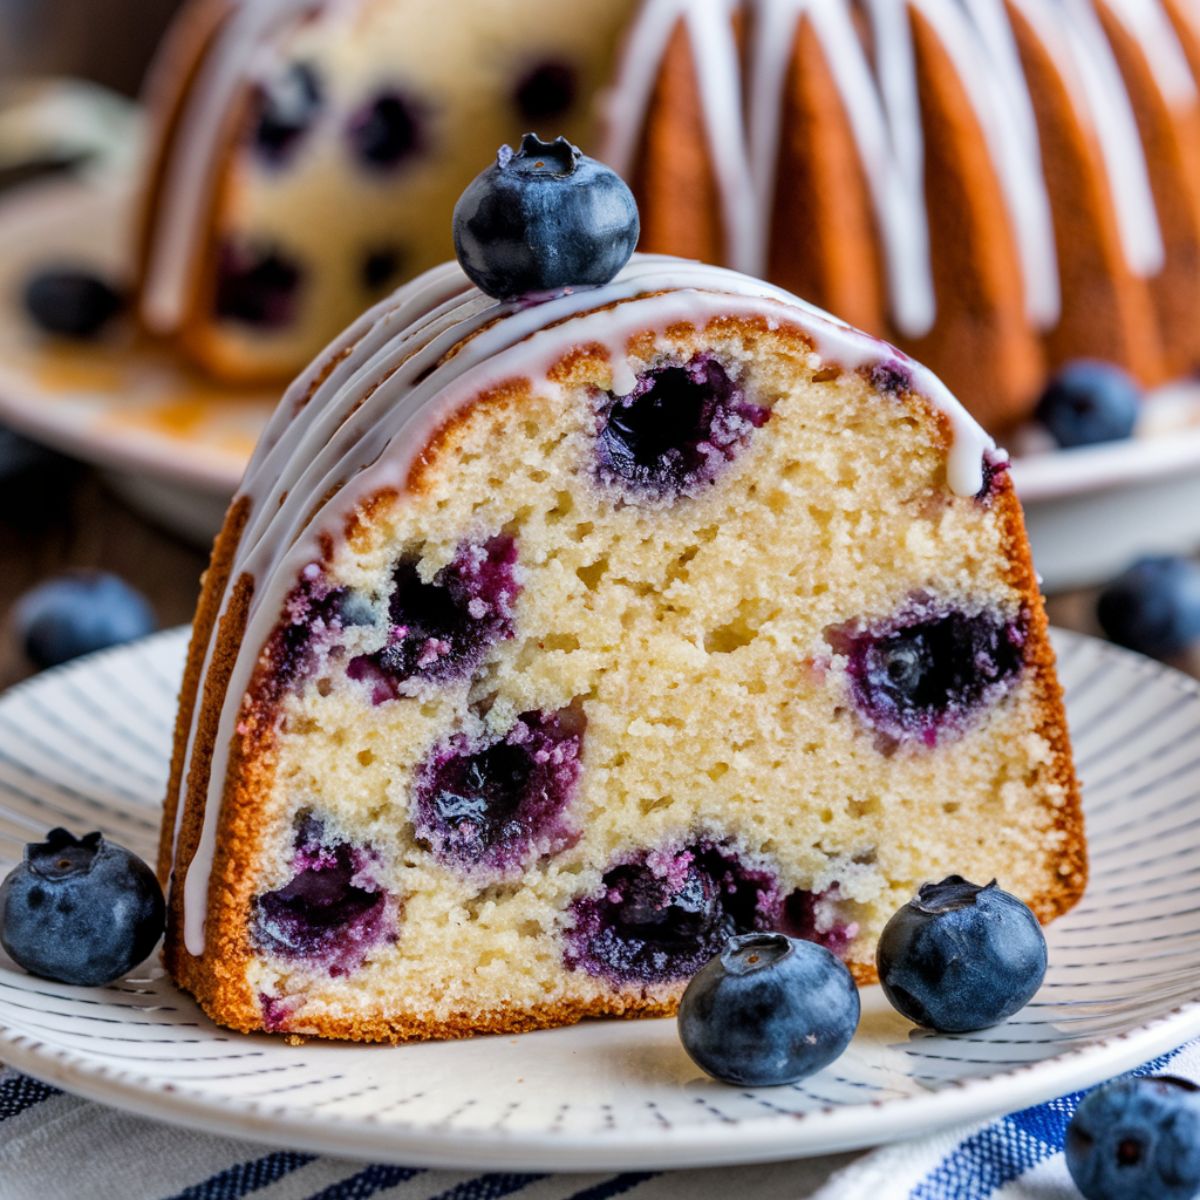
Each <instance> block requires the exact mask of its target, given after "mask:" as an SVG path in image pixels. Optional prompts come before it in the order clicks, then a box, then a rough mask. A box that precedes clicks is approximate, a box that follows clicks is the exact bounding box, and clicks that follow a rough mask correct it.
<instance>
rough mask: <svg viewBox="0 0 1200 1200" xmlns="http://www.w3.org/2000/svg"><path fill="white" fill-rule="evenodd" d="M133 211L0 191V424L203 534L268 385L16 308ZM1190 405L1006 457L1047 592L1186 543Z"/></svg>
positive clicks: (66, 188) (125, 239) (248, 443)
mask: <svg viewBox="0 0 1200 1200" xmlns="http://www.w3.org/2000/svg"><path fill="white" fill-rule="evenodd" d="M134 210H135V204H134V200H133V193H132V188H131V186H130V184H129V181H128V180H127V179H125V178H122V177H121V176H119V175H118V176H113V175H108V176H104V177H99V178H97V177H90V178H86V179H83V180H80V181H66V182H64V181H62V180H55V181H52V182H49V183H39V184H33V185H29V186H27V187H25V188H22V189H20V190H19V191H17V192H15V193H14V194H12V195H11V196H9V197H7V198H6V199H4V200H3V201H2V202H0V420H2V421H6V422H8V423H9V424H11V425H12V426H14V427H15V428H17V429H21V430H23V431H25V432H26V433H29V434H32V435H34V436H36V437H39V438H41V439H43V440H44V441H46V442H48V443H50V444H51V445H54V446H58V447H59V448H61V449H64V450H67V451H69V452H70V453H72V454H75V455H77V456H78V457H80V458H82V459H84V460H85V461H88V462H92V463H94V464H96V465H97V466H100V467H103V468H107V469H109V470H110V471H112V472H115V473H116V481H117V486H118V487H119V488H120V490H121V491H122V492H123V493H124V494H125V495H126V496H127V498H128V499H130V500H132V501H133V502H134V503H136V504H137V505H138V506H139V507H140V508H141V509H142V510H143V511H145V512H147V513H148V514H149V515H150V516H152V517H154V518H155V519H157V520H158V521H160V522H161V523H162V524H165V525H167V526H169V527H170V528H173V529H176V530H178V531H179V532H181V533H184V534H185V535H187V536H189V537H191V538H192V539H194V540H195V541H197V542H199V543H200V544H203V545H207V544H208V543H209V542H210V541H211V540H212V537H213V535H214V534H215V533H216V531H217V529H218V528H219V526H220V522H221V518H222V516H223V514H224V510H225V504H226V502H227V501H228V499H229V497H230V496H231V495H232V494H233V491H234V489H235V488H236V487H237V484H238V481H239V480H240V479H241V475H242V469H243V468H244V467H245V465H246V460H247V458H248V457H249V455H250V451H251V449H252V448H253V446H254V442H255V440H256V439H257V436H258V432H259V430H260V429H261V428H262V426H263V424H264V422H265V421H266V419H267V416H268V415H269V413H270V412H271V409H272V408H273V406H274V401H275V399H276V397H277V392H278V389H276V390H274V391H270V390H268V391H263V390H259V391H236V390H232V389H230V388H228V387H222V386H221V385H219V384H217V383H214V382H213V381H212V380H207V379H205V378H204V377H202V376H200V375H198V374H196V373H195V372H193V371H190V370H188V368H187V367H186V365H185V364H184V363H183V362H182V361H181V360H180V359H179V358H178V357H177V356H175V355H173V354H171V353H170V352H168V351H167V350H165V349H164V348H163V347H161V346H154V345H153V344H150V343H148V342H146V341H145V340H140V339H138V338H136V337H134V336H133V335H132V334H131V333H130V331H129V330H128V329H126V330H125V331H124V332H122V333H121V334H119V335H118V336H117V337H116V338H115V339H114V340H109V341H102V342H100V343H99V344H96V345H89V344H86V343H85V344H79V345H70V344H67V343H62V342H54V341H51V340H47V339H46V338H44V337H41V336H40V335H39V334H38V333H37V331H36V330H34V329H33V328H32V327H31V325H30V322H29V320H28V318H27V317H26V316H25V314H24V312H23V311H22V309H21V306H20V303H19V297H20V291H21V284H22V282H23V280H24V278H25V277H26V276H27V275H28V274H29V272H30V271H31V270H34V269H36V268H37V267H39V266H41V265H44V264H45V263H47V262H52V261H54V260H55V259H63V258H67V259H80V260H82V261H84V262H90V263H94V264H95V265H96V266H97V267H98V268H100V269H102V270H105V271H107V272H109V273H110V274H111V275H113V276H114V277H117V278H119V277H121V276H123V275H126V274H128V263H129V262H130V260H131V254H130V251H129V243H130V237H131V233H132V229H131V225H132V215H133V212H134ZM1174 390H1175V391H1176V392H1179V391H1180V390H1181V389H1179V388H1176V389H1174ZM1185 399H1187V397H1185ZM1190 403H1191V405H1192V410H1193V411H1191V412H1190V416H1189V417H1186V418H1183V419H1175V420H1173V421H1171V422H1166V423H1161V424H1160V425H1159V427H1158V428H1156V429H1154V430H1152V431H1151V433H1150V435H1149V436H1146V437H1139V438H1135V439H1133V440H1132V441H1128V442H1120V443H1114V444H1112V445H1107V446H1097V447H1088V448H1085V449H1081V450H1070V451H1058V452H1055V453H1049V454H1038V455H1034V456H1030V457H1027V458H1024V459H1022V460H1020V461H1019V462H1018V463H1017V464H1016V467H1015V470H1014V478H1015V479H1016V483H1017V488H1018V491H1019V492H1020V494H1021V498H1022V500H1023V501H1024V503H1025V510H1026V516H1027V520H1028V524H1029V531H1030V537H1031V539H1032V541H1033V546H1034V556H1035V558H1036V560H1037V565H1038V569H1039V570H1040V571H1041V573H1042V577H1043V579H1044V581H1045V584H1046V587H1047V588H1048V589H1050V590H1060V589H1062V588H1067V587H1075V586H1080V585H1083V584H1087V583H1094V582H1099V581H1102V580H1104V579H1107V578H1109V577H1110V576H1111V575H1112V574H1114V573H1115V572H1116V571H1118V570H1120V569H1121V568H1122V567H1124V566H1125V565H1126V564H1127V563H1128V561H1129V560H1130V559H1131V558H1132V557H1134V556H1135V555H1136V554H1138V553H1142V552H1145V551H1148V550H1157V551H1162V552H1168V551H1170V552H1178V551H1185V550H1190V549H1194V548H1196V547H1197V546H1200V385H1196V386H1193V387H1192V388H1191V395H1190Z"/></svg>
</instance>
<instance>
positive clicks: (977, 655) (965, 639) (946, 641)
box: [830, 610, 1025, 746]
mask: <svg viewBox="0 0 1200 1200" xmlns="http://www.w3.org/2000/svg"><path fill="white" fill-rule="evenodd" d="M830 640H831V642H832V643H833V644H834V647H835V649H838V650H840V651H841V652H843V653H845V654H846V655H847V657H848V659H849V662H848V671H849V675H850V681H851V686H852V688H853V692H854V698H855V700H856V702H857V704H858V708H859V710H860V712H861V713H862V715H863V716H864V717H865V718H866V720H867V721H868V722H869V723H870V724H871V725H872V726H874V728H875V729H877V730H879V731H880V732H881V733H883V734H885V735H886V736H887V737H890V738H894V739H897V740H900V739H905V738H908V739H915V740H919V741H922V742H924V743H925V744H926V745H928V746H932V745H934V744H936V742H937V739H938V736H939V734H940V733H941V732H942V731H943V730H944V729H946V728H948V727H955V726H957V727H961V726H963V725H964V724H965V723H966V722H967V720H969V719H970V717H971V716H972V715H973V714H974V713H975V712H976V711H977V710H978V709H980V708H981V707H983V705H985V704H986V703H988V702H989V701H990V700H991V699H993V698H994V697H995V696H996V695H998V694H999V692H1000V691H1001V689H1002V688H1003V687H1004V686H1005V685H1007V684H1008V683H1010V682H1011V681H1012V680H1013V679H1014V678H1015V677H1016V676H1017V674H1018V673H1019V672H1020V670H1021V667H1022V666H1023V665H1024V661H1025V652H1024V647H1025V629H1024V620H1023V618H1022V619H1021V620H1018V621H1009V620H1006V619H1005V618H1004V617H1003V616H1002V615H1001V614H999V613H994V612H987V611H984V612H980V613H965V612H961V611H959V610H951V611H950V612H946V613H940V614H936V615H927V614H926V613H925V612H916V613H913V614H906V615H904V616H902V617H900V618H898V619H897V620H896V621H893V622H888V623H886V624H884V625H882V626H880V627H876V628H873V629H868V630H865V631H862V630H856V631H853V632H851V633H849V634H843V633H834V634H832V635H831V638H830Z"/></svg>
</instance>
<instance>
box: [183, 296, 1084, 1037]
mask: <svg viewBox="0 0 1200 1200" xmlns="http://www.w3.org/2000/svg"><path fill="white" fill-rule="evenodd" d="M705 329H706V330H709V331H711V330H717V329H719V330H723V331H729V330H736V331H737V332H739V333H740V334H741V336H742V337H743V338H744V339H745V341H746V343H747V345H748V346H753V344H754V343H755V341H757V340H758V339H761V338H763V337H767V336H769V337H770V338H772V339H775V340H777V341H783V342H785V343H787V344H790V345H791V346H792V347H793V348H794V349H795V350H797V351H800V352H805V351H808V350H810V349H811V340H810V338H809V337H808V335H807V334H805V333H804V332H803V331H801V330H799V329H798V328H795V327H793V326H789V325H780V326H778V327H777V328H774V329H771V328H770V326H769V325H768V323H767V322H766V320H765V319H764V318H759V317H750V318H742V317H721V318H716V319H714V320H713V321H710V322H708V323H707V325H706V326H705ZM672 333H673V334H674V335H676V336H679V337H684V338H686V337H691V336H695V334H696V333H697V330H696V329H695V328H694V327H693V326H690V325H686V324H681V325H679V326H678V327H676V328H674V329H673V330H672ZM633 342H634V343H636V344H637V346H638V348H639V350H641V351H643V352H646V353H648V352H650V351H651V350H652V346H653V343H652V341H651V342H649V343H645V342H643V341H642V340H641V339H639V338H636V337H635V338H634V339H633ZM601 363H606V356H605V353H604V352H603V351H602V349H601V348H600V347H598V346H594V345H586V344H580V345H575V346H572V347H570V348H569V349H568V350H567V351H566V352H565V353H564V354H563V355H562V356H561V357H560V359H559V360H558V362H557V363H556V364H555V366H554V367H553V368H551V372H550V374H551V375H552V376H553V377H554V378H555V379H556V380H557V381H559V382H560V383H570V382H588V381H589V380H595V379H596V378H597V377H600V378H603V373H602V369H601V370H598V366H599V364H601ZM605 369H606V368H605ZM830 369H833V370H836V369H837V368H836V364H832V363H830V364H826V366H825V369H824V370H823V372H822V374H823V377H827V375H826V372H827V371H828V370H830ZM530 393H531V384H530V381H529V380H528V379H514V380H509V381H507V382H505V383H502V384H500V385H499V386H497V387H495V388H493V389H491V390H490V391H488V392H487V393H484V394H482V395H480V396H477V397H473V398H472V399H471V400H470V401H469V403H467V404H466V405H464V407H463V408H462V409H460V410H459V411H458V412H457V413H455V414H454V415H453V416H452V417H451V418H450V420H449V421H447V422H446V424H445V425H443V426H442V427H441V428H440V429H439V430H438V431H436V433H435V434H434V435H433V436H432V437H431V439H430V441H429V443H428V444H427V446H426V447H425V450H424V452H423V453H422V454H420V455H418V456H417V458H416V459H415V461H414V465H413V467H412V470H411V474H410V478H409V480H408V486H409V487H410V489H412V490H419V489H420V488H421V487H422V486H424V476H425V473H426V472H427V471H428V470H429V469H430V468H431V466H432V464H433V462H434V460H435V459H436V458H437V457H438V453H439V448H440V447H442V446H445V445H447V444H449V442H450V441H451V439H452V437H453V434H454V431H455V429H456V427H457V426H458V424H459V423H460V422H461V421H462V420H463V419H464V416H465V414H466V412H467V411H469V410H471V409H472V408H473V406H474V405H475V404H504V405H515V404H520V403H521V402H522V401H523V399H524V398H525V397H527V396H528V395H529V394H530ZM908 395H909V399H911V400H912V402H913V403H918V404H920V405H921V406H922V408H923V409H925V410H926V411H927V413H928V414H929V415H930V416H931V418H932V419H933V420H934V421H936V422H937V424H938V426H939V427H940V429H941V432H942V439H943V442H944V444H945V445H946V446H947V447H948V446H949V443H950V440H951V438H952V430H951V427H950V423H949V419H948V418H947V417H946V416H945V414H943V413H941V412H940V411H939V410H937V409H936V408H935V407H934V406H933V405H932V403H930V402H929V401H927V400H925V399H924V398H922V397H920V396H918V395H916V394H914V393H909V394H908ZM396 499H397V497H396V494H395V493H394V492H391V491H388V492H383V493H381V494H380V495H379V496H378V497H376V498H375V499H374V500H373V501H369V502H368V503H367V504H365V505H364V506H363V507H362V508H361V510H360V512H359V513H358V514H356V515H355V516H354V517H353V518H352V519H351V524H350V526H349V528H348V530H347V533H348V535H349V536H351V537H353V536H355V535H356V533H358V532H361V524H360V523H361V522H362V521H364V520H369V519H370V514H371V512H372V511H373V508H374V506H375V505H391V504H394V503H395V502H396ZM984 502H990V503H991V504H993V505H994V506H995V508H996V510H997V512H998V514H999V517H1000V520H1001V521H1002V523H1003V527H1004V531H1005V541H1006V548H1007V554H1008V560H1009V564H1010V576H1009V577H1010V581H1011V583H1012V585H1013V587H1014V588H1015V589H1016V590H1017V591H1018V592H1019V594H1020V596H1021V598H1022V602H1023V604H1024V606H1025V607H1026V609H1027V611H1028V622H1029V646H1028V651H1027V656H1028V657H1027V661H1028V663H1029V667H1030V670H1032V671H1033V672H1034V673H1035V678H1036V686H1037V689H1038V692H1039V706H1040V711H1041V718H1040V721H1039V727H1038V731H1039V732H1040V733H1041V735H1042V736H1043V737H1044V738H1045V739H1046V741H1047V743H1048V744H1049V745H1050V747H1051V748H1052V755H1053V761H1052V763H1051V765H1050V766H1049V768H1048V775H1049V779H1048V782H1049V783H1051V784H1056V785H1058V787H1059V788H1061V791H1062V795H1063V802H1062V804H1061V806H1059V807H1057V808H1056V809H1055V814H1054V825H1055V827H1056V828H1057V829H1058V830H1059V831H1060V833H1061V835H1062V845H1061V846H1060V847H1059V848H1058V849H1057V850H1056V851H1055V852H1054V860H1053V863H1052V864H1051V865H1052V868H1053V872H1054V877H1055V882H1054V884H1053V885H1052V886H1050V887H1049V888H1048V889H1047V890H1046V891H1045V892H1044V893H1043V894H1040V895H1038V896H1035V897H1033V898H1032V900H1031V907H1032V908H1033V909H1034V911H1035V912H1036V913H1037V915H1038V917H1039V919H1041V920H1043V921H1048V920H1050V919H1052V918H1053V917H1055V916H1057V915H1059V914H1061V913H1063V912H1065V911H1066V910H1067V909H1068V908H1070V907H1071V905H1072V904H1074V903H1075V901H1076V900H1077V899H1078V898H1079V896H1080V895H1081V894H1082V891H1083V888H1084V885H1085V883H1086V876H1087V865H1086V848H1085V843H1084V836H1083V821H1082V815H1081V807H1080V800H1079V789H1078V784H1077V782H1076V779H1075V773H1074V768H1073V765H1072V762H1071V753H1070V746H1069V742H1068V737H1067V729H1066V722H1065V715H1064V711H1063V705H1062V694H1061V689H1060V688H1059V685H1058V681H1057V678H1056V675H1055V670H1054V655H1053V650H1052V648H1051V646H1050V643H1049V640H1048V636H1047V622H1046V617H1045V612H1044V609H1043V605H1042V599H1041V595H1040V592H1039V589H1038V586H1037V578H1036V575H1035V573H1034V569H1033V565H1032V561H1031V559H1030V555H1029V548H1028V542H1027V539H1026V536H1025V531H1024V523H1023V517H1022V514H1021V508H1020V504H1019V502H1018V500H1017V498H1016V495H1015V492H1014V491H1013V487H1012V483H1011V479H1010V478H1009V477H1008V475H1007V473H1000V474H999V475H998V476H997V478H996V479H995V481H994V484H993V488H992V492H991V495H990V500H988V501H984ZM239 519H240V520H241V521H244V520H245V511H244V510H243V509H239V507H238V506H237V505H235V506H234V509H233V510H231V515H230V519H229V524H228V527H227V530H226V531H225V532H224V534H223V538H224V539H225V540H224V541H223V542H222V541H219V542H218V549H217V554H216V555H215V557H214V568H213V570H212V571H211V572H210V582H209V583H206V589H205V595H206V597H207V599H205V598H202V607H201V615H200V621H199V623H198V626H197V628H198V631H199V629H201V628H202V627H203V626H204V625H205V624H207V626H208V627H209V628H211V626H212V623H213V620H214V619H215V608H214V602H213V599H212V593H213V592H214V591H215V593H216V596H217V598H218V600H219V596H220V592H221V588H219V587H218V586H217V583H216V581H217V579H218V578H222V580H224V579H226V578H227V577H228V575H229V566H228V564H227V562H226V559H227V557H229V556H230V555H231V554H232V547H233V546H234V545H236V541H237V538H238V536H239V532H240V527H239V526H238V524H237V522H238V521H239ZM218 562H220V563H221V564H222V565H221V566H220V568H219V569H218V566H217V564H218ZM252 590H253V585H252V582H251V581H250V580H249V579H248V578H246V577H243V578H241V579H239V580H238V581H237V582H236V584H235V586H234V589H233V594H232V598H231V601H230V604H229V606H228V609H227V611H226V613H225V615H224V617H223V618H222V619H221V621H220V624H219V627H218V628H217V631H216V635H215V643H214V650H213V654H212V662H211V666H210V670H209V674H208V678H207V679H205V680H204V681H203V702H202V704H201V706H200V708H199V710H198V712H197V714H196V716H195V726H196V730H195V748H194V751H193V756H192V765H191V770H190V773H189V777H188V779H187V781H186V786H187V802H186V806H185V810H184V814H183V820H182V823H181V831H180V838H179V845H178V860H177V863H176V870H175V878H174V886H173V888H172V893H171V898H170V913H169V924H168V935H167V945H166V952H165V959H166V962H167V966H168V969H169V970H170V971H171V973H172V975H173V976H174V977H175V979H176V980H177V981H178V982H179V984H180V985H181V986H182V987H184V988H186V989H187V990H188V991H190V992H191V993H192V994H193V995H194V996H195V997H196V999H197V1000H198V1002H199V1003H200V1005H201V1007H202V1008H203V1009H204V1010H205V1011H206V1012H207V1013H208V1014H209V1015H210V1016H211V1017H212V1018H213V1019H214V1020H216V1021H218V1022H220V1023H221V1024H223V1025H227V1026H229V1027H230V1028H234V1029H239V1030H243V1031H252V1030H260V1029H262V1028H263V1019H264V1018H263V1013H262V1011H261V1007H260V1002H259V998H258V997H257V996H256V995H255V994H254V993H253V991H252V989H251V987H250V985H249V983H248V979H247V968H248V966H249V964H250V960H251V950H250V946H249V940H248V935H247V926H248V915H249V912H250V907H251V903H252V887H253V879H254V865H255V863H256V862H257V861H258V858H259V855H260V846H261V844H262V840H263V837H264V832H265V831H264V829H263V827H262V819H261V817H262V813H261V807H260V803H259V799H260V797H261V796H262V795H265V794H267V793H269V791H270V789H271V787H272V780H273V773H274V770H275V752H274V735H275V729H276V719H277V717H276V709H275V706H274V702H273V701H272V699H271V686H270V685H271V682H272V680H273V670H274V664H273V663H272V662H271V661H270V653H269V648H268V649H267V650H264V651H263V652H262V654H261V655H260V658H259V662H258V665H257V667H256V670H255V673H254V677H253V679H252V681H251V685H250V689H249V691H248V698H247V699H246V700H245V701H243V703H242V705H241V709H240V713H239V722H238V730H237V734H236V736H235V738H234V744H233V746H232V747H231V753H230V759H229V767H228V771H227V775H226V780H225V786H224V789H223V793H224V794H223V799H222V807H221V811H220V814H219V824H218V831H217V852H216V855H215V858H214V863H213V870H212V876H211V882H210V885H209V891H208V904H207V918H206V949H205V953H204V955H203V956H202V957H200V958H193V957H192V956H191V955H189V954H188V953H187V952H186V950H185V948H184V946H183V942H182V891H181V889H182V884H183V882H184V880H185V879H186V873H187V870H188V869H189V867H190V864H191V861H192V858H193V856H194V854H195V851H196V845H197V843H198V841H199V837H200V830H201V827H202V825H203V821H204V804H205V798H206V795H207V792H208V775H209V770H210V768H211V763H212V759H213V751H214V747H215V742H216V737H217V728H218V722H219V719H220V714H221V710H222V707H223V706H224V703H225V702H226V691H227V688H228V684H229V679H230V675H231V673H232V670H233V666H234V663H235V662H236V660H237V658H238V656H239V654H241V653H242V646H241V642H242V637H243V633H244V630H245V623H246V617H247V612H248V607H249V603H250V599H251V594H252ZM197 640H198V641H199V640H200V639H199V638H198V639H197ZM249 649H250V650H251V651H253V650H254V649H255V648H249ZM198 669H199V668H198V667H196V666H194V664H191V663H190V664H189V680H188V687H189V688H190V690H191V692H192V693H193V694H194V693H195V691H196V689H197V686H198V684H199V682H200V681H199V680H198V678H193V676H194V675H195V674H196V673H197V672H198ZM190 723H191V722H190V721H189V722H188V724H190ZM186 737H187V726H186V725H185V724H184V723H183V722H182V721H181V723H180V727H179V732H178V734H177V739H178V741H185V740H186ZM178 752H179V748H178V744H177V754H178ZM851 971H852V973H853V974H854V977H855V979H856V980H857V981H858V982H859V983H862V984H866V983H871V982H874V981H875V979H876V976H875V972H874V969H873V966H872V965H871V964H869V963H853V964H851ZM682 988H683V985H682V984H680V985H678V986H677V987H674V988H664V989H657V990H656V992H655V993H654V994H653V995H650V996H645V995H641V994H633V993H626V994H617V995H613V996H608V997H603V998H598V999H592V1000H564V1001H562V1002H559V1003H556V1004H552V1005H547V1006H544V1007H540V1008H536V1009H532V1010H521V1011H514V1012H483V1013H474V1014H472V1013H459V1014H457V1015H452V1016H449V1017H445V1018H434V1017H432V1016H429V1015H427V1014H419V1013H396V1014H387V1015H383V1016H354V1017H347V1018H344V1019H339V1018H331V1017H324V1018H310V1017H308V1016H306V1017H305V1018H304V1021H303V1028H302V1029H298V1030H295V1031H288V1032H300V1033H304V1034H307V1033H309V1032H311V1033H313V1034H315V1035H317V1036H321V1037H336V1038H349V1039H354V1040H362V1041H405V1040H413V1039H418V1038H432V1037H438V1038H448V1037H465V1036H470V1035H472V1034H474V1033H515V1032H519V1031H522V1030H527V1029H535V1028H546V1027H550V1026H556V1025H564V1024H569V1023H572V1022H575V1021H579V1020H581V1019H584V1018H587V1017H596V1016H648V1015H668V1014H669V1013H671V1012H673V1011H674V1009H675V1006H676V1004H677V1002H678V997H679V995H680V994H681V992H682Z"/></svg>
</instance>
